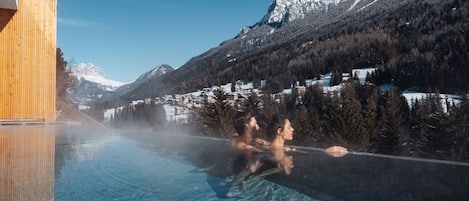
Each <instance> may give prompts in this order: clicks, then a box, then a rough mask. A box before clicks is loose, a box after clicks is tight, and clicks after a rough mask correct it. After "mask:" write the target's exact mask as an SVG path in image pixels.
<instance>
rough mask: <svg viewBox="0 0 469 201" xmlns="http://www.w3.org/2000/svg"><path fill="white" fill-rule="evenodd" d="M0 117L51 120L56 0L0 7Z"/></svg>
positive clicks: (34, 0) (53, 101)
mask: <svg viewBox="0 0 469 201" xmlns="http://www.w3.org/2000/svg"><path fill="white" fill-rule="evenodd" d="M0 31H1V32H0V119H25V118H34V119H43V120H44V121H54V120H55V68H56V55H55V54H56V34H57V0H40V1H38V0H21V1H18V10H16V11H14V10H6V9H0Z"/></svg>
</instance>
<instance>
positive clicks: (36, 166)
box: [0, 126, 55, 201]
mask: <svg viewBox="0 0 469 201" xmlns="http://www.w3.org/2000/svg"><path fill="white" fill-rule="evenodd" d="M54 161H55V127H54V126H3V127H2V126H0V201H28V200H31V201H51V200H54V173H55V171H54Z"/></svg>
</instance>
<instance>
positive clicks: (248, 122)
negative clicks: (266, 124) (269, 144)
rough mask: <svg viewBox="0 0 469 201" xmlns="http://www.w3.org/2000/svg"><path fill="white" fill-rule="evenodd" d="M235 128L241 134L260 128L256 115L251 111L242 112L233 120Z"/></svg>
mask: <svg viewBox="0 0 469 201" xmlns="http://www.w3.org/2000/svg"><path fill="white" fill-rule="evenodd" d="M233 124H234V128H235V130H236V132H237V133H238V134H239V135H244V133H246V132H251V131H252V129H255V130H259V125H258V124H257V120H256V117H255V116H254V114H252V113H251V112H240V113H238V114H237V116H236V117H235V120H234V122H233Z"/></svg>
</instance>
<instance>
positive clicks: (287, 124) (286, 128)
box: [282, 119, 295, 140]
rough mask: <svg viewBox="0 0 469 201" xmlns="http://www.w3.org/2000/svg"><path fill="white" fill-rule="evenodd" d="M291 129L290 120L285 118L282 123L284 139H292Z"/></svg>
mask: <svg viewBox="0 0 469 201" xmlns="http://www.w3.org/2000/svg"><path fill="white" fill-rule="evenodd" d="M293 131H295V129H293V127H292V125H291V122H290V120H288V119H286V120H285V124H284V125H283V131H282V136H283V139H284V140H292V139H293Z"/></svg>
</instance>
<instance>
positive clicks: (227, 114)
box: [199, 89, 235, 138]
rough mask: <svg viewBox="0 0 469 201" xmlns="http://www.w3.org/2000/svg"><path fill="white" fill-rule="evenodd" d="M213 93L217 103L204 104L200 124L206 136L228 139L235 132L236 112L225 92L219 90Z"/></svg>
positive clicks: (200, 113)
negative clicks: (234, 119)
mask: <svg viewBox="0 0 469 201" xmlns="http://www.w3.org/2000/svg"><path fill="white" fill-rule="evenodd" d="M213 93H214V99H215V101H214V102H208V101H206V102H205V103H204V107H203V108H202V109H201V111H199V115H200V116H199V122H201V124H202V125H201V128H202V131H203V133H204V134H205V135H207V136H214V137H225V138H226V137H229V136H231V134H232V133H234V132H235V131H234V128H233V124H232V121H233V116H234V114H235V110H234V108H233V106H231V105H230V103H229V102H228V94H226V93H225V92H224V91H223V90H221V89H217V90H215V91H214V92H213Z"/></svg>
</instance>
